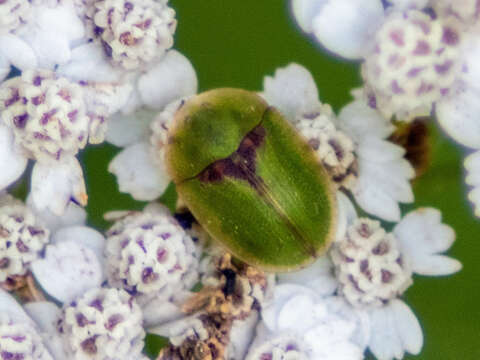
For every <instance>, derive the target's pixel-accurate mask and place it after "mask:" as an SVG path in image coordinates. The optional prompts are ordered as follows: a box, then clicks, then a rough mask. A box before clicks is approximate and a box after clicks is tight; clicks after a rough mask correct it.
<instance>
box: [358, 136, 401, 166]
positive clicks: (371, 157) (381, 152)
mask: <svg viewBox="0 0 480 360" xmlns="http://www.w3.org/2000/svg"><path fill="white" fill-rule="evenodd" d="M357 154H358V156H360V157H363V158H365V159H366V160H368V161H372V162H379V163H381V162H387V161H391V160H396V159H399V158H402V157H403V155H404V154H405V149H404V148H402V147H400V146H398V145H395V144H393V143H391V142H390V141H385V140H382V139H378V138H375V137H371V136H370V137H366V138H365V139H363V140H362V141H361V142H360V143H359V145H358V148H357Z"/></svg>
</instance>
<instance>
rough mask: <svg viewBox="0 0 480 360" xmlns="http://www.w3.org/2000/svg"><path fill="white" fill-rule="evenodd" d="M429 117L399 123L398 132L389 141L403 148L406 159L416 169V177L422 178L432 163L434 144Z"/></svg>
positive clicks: (397, 125)
mask: <svg viewBox="0 0 480 360" xmlns="http://www.w3.org/2000/svg"><path fill="white" fill-rule="evenodd" d="M429 120H430V118H428V117H419V118H416V119H415V120H413V121H412V122H408V123H407V122H397V123H396V124H395V126H396V130H395V132H394V133H393V134H392V135H391V136H390V138H389V140H390V141H392V142H394V143H395V144H397V145H399V146H401V147H403V148H404V149H405V151H406V153H405V158H406V159H407V160H408V161H409V162H410V164H412V166H413V168H414V169H415V174H416V177H417V178H418V177H420V176H422V175H423V174H424V173H425V172H426V171H427V170H428V168H429V166H430V162H431V152H432V143H431V136H430V129H429V127H428V124H427V122H428V121H429Z"/></svg>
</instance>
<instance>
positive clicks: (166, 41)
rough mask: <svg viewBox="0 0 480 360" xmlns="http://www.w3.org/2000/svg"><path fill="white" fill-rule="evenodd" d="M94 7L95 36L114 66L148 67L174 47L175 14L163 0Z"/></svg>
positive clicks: (116, 0)
mask: <svg viewBox="0 0 480 360" xmlns="http://www.w3.org/2000/svg"><path fill="white" fill-rule="evenodd" d="M94 6H95V14H94V15H93V22H94V24H93V25H94V33H95V35H96V36H98V37H99V38H100V40H101V42H102V45H103V48H104V49H105V53H106V54H107V56H108V57H109V58H111V61H112V62H113V63H114V64H116V65H120V66H122V67H124V68H125V69H127V70H132V69H136V68H139V67H140V66H143V65H148V64H149V63H151V62H152V61H153V60H155V59H158V58H159V57H161V56H162V55H163V54H164V52H165V51H166V50H167V49H169V48H170V47H171V46H172V45H173V33H174V32H175V28H176V20H175V11H174V10H173V9H171V8H169V7H168V6H167V5H166V4H165V3H164V2H162V1H154V0H101V1H96V2H95V4H94Z"/></svg>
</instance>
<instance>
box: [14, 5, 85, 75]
mask: <svg viewBox="0 0 480 360" xmlns="http://www.w3.org/2000/svg"><path fill="white" fill-rule="evenodd" d="M29 29H30V31H28V32H27V33H26V34H23V35H22V37H23V38H24V39H25V40H26V41H27V42H28V43H29V44H31V46H32V48H33V49H34V51H35V54H36V56H37V61H38V66H39V67H41V68H52V69H53V67H54V66H55V65H57V64H64V63H66V62H68V61H69V60H70V55H71V51H70V42H71V41H72V40H77V39H80V38H82V37H83V36H84V32H85V31H84V26H83V23H82V21H81V20H80V19H79V18H78V16H77V15H76V12H75V9H74V7H73V6H72V4H71V3H65V4H60V5H57V6H55V7H49V6H35V7H34V14H33V21H32V22H31V23H30V24H29Z"/></svg>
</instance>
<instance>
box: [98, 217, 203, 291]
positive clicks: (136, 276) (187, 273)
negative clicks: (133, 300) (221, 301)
mask: <svg viewBox="0 0 480 360" xmlns="http://www.w3.org/2000/svg"><path fill="white" fill-rule="evenodd" d="M105 254H106V266H107V278H108V281H109V284H110V285H111V286H114V287H118V288H124V289H125V290H127V291H128V292H130V293H131V294H133V295H135V296H136V295H138V296H143V297H146V298H148V299H151V298H152V297H158V296H161V297H163V298H169V297H171V296H173V295H175V293H176V292H178V291H185V290H190V288H192V287H193V285H195V283H196V282H197V277H198V271H197V268H198V257H197V250H196V248H195V244H194V243H193V241H192V239H191V238H190V236H188V235H187V234H186V233H185V231H184V230H183V229H182V228H181V227H180V226H179V224H178V223H177V221H176V220H175V218H174V217H173V216H171V215H169V214H167V213H166V212H163V213H162V212H159V213H153V212H148V211H144V212H143V213H132V214H130V215H128V216H126V217H125V218H123V219H121V220H119V221H117V223H115V224H114V225H113V226H112V227H111V228H110V230H109V231H108V232H107V246H106V251H105Z"/></svg>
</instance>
